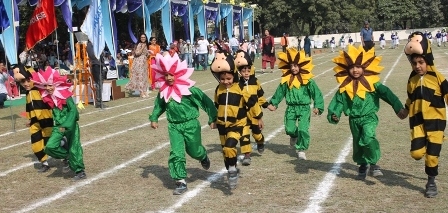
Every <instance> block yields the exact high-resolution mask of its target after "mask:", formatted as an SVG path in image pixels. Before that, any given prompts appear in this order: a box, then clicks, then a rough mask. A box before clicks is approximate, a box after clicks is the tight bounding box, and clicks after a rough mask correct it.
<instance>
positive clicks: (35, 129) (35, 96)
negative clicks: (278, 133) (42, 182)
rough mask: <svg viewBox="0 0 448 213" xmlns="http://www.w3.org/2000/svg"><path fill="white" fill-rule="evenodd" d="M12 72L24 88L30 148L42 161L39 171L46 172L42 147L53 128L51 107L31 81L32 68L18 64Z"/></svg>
mask: <svg viewBox="0 0 448 213" xmlns="http://www.w3.org/2000/svg"><path fill="white" fill-rule="evenodd" d="M13 72H14V80H15V81H16V82H19V83H20V85H21V86H22V87H23V88H24V89H25V90H26V117H27V118H28V120H29V123H28V124H27V126H29V127H30V134H31V149H32V150H33V152H34V155H36V157H37V160H39V162H41V163H42V167H41V169H39V172H47V171H48V170H50V166H49V165H48V162H47V159H48V156H47V154H45V152H44V149H45V145H46V144H47V142H48V139H49V138H50V136H51V131H52V129H53V116H52V114H51V108H50V106H49V105H48V104H46V103H44V101H42V96H41V95H40V92H39V89H37V87H35V86H34V84H33V82H32V81H31V79H32V72H34V70H32V69H31V68H30V69H26V68H25V66H23V65H22V64H18V65H15V66H14V67H13Z"/></svg>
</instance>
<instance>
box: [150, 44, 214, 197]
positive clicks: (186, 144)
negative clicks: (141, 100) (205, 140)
mask: <svg viewBox="0 0 448 213" xmlns="http://www.w3.org/2000/svg"><path fill="white" fill-rule="evenodd" d="M155 60H156V63H155V64H154V65H153V68H152V70H153V71H154V72H155V81H156V82H159V84H160V91H159V94H158V95H157V98H156V99H155V101H154V110H153V112H152V114H151V115H150V116H149V120H150V121H151V127H152V128H153V129H157V128H158V123H157V121H158V118H159V117H160V115H162V114H163V113H164V112H166V117H167V120H168V134H169V137H170V144H171V150H170V157H169V159H168V168H169V171H170V175H171V178H173V179H174V180H175V181H176V188H175V189H174V191H173V194H174V195H180V194H182V193H184V192H185V191H187V183H186V182H185V178H186V177H187V170H186V168H185V167H186V158H185V151H187V154H188V155H189V156H190V157H192V158H194V159H196V160H199V161H200V162H201V165H202V167H203V168H204V169H206V170H208V169H209V168H210V159H209V158H208V156H207V151H206V150H205V147H204V146H203V145H202V140H201V124H200V123H199V121H198V119H197V118H198V117H199V108H201V109H202V110H204V111H205V112H206V113H207V114H208V116H209V120H208V124H209V125H210V128H212V129H214V128H215V121H216V118H217V117H216V116H217V111H216V108H215V105H214V103H213V101H212V100H211V99H210V98H209V97H207V95H206V94H204V92H202V91H201V90H200V89H199V88H196V87H194V86H193V85H194V84H195V82H194V81H192V80H190V79H189V77H190V76H191V75H192V74H193V68H187V62H186V61H182V62H181V61H180V60H179V56H178V55H177V53H175V54H174V55H173V56H172V57H171V56H170V55H169V54H166V55H164V56H162V55H160V54H157V55H156V57H155Z"/></svg>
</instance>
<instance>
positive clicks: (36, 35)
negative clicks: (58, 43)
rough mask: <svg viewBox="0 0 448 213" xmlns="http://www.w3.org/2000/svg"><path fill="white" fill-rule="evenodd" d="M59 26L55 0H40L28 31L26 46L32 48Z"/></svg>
mask: <svg viewBox="0 0 448 213" xmlns="http://www.w3.org/2000/svg"><path fill="white" fill-rule="evenodd" d="M57 27H58V22H57V21H56V17H55V12H54V0H39V3H38V5H37V7H36V9H35V10H34V13H33V16H31V20H30V26H29V27H28V30H27V31H26V47H27V48H28V49H31V48H33V47H34V45H36V43H37V42H39V41H41V40H43V39H45V38H46V37H47V36H48V35H50V34H51V33H52V32H53V31H54V30H55V29H56V28H57Z"/></svg>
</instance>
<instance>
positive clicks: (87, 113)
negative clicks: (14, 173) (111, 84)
mask: <svg viewBox="0 0 448 213" xmlns="http://www.w3.org/2000/svg"><path fill="white" fill-rule="evenodd" d="M212 82H213V81H209V82H207V83H204V84H201V85H198V86H204V85H207V84H210V83H212ZM152 98H155V97H151V98H150V99H152ZM150 99H142V100H138V101H133V102H129V103H125V104H121V105H117V106H112V107H107V108H104V109H103V110H111V109H115V108H118V107H122V106H127V105H131V104H136V103H139V102H143V101H147V100H150ZM103 110H93V111H91V112H86V113H81V114H80V115H90V114H93V113H97V112H102V111H103ZM28 129H29V128H23V129H17V130H16V131H15V132H6V133H3V134H0V137H3V136H7V135H10V134H13V133H16V132H21V131H24V130H28ZM0 151H1V149H0Z"/></svg>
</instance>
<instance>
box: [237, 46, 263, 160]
mask: <svg viewBox="0 0 448 213" xmlns="http://www.w3.org/2000/svg"><path fill="white" fill-rule="evenodd" d="M235 66H236V68H237V69H238V72H239V74H240V75H241V77H240V79H239V85H240V88H241V89H242V91H243V92H244V94H245V96H247V97H251V98H252V99H253V100H258V104H259V105H260V106H261V107H263V108H266V107H268V105H269V103H268V102H267V101H266V98H265V97H264V96H263V95H264V91H263V88H262V87H261V84H260V82H259V81H258V79H257V78H256V77H255V68H254V67H253V66H252V60H251V58H250V55H249V54H248V53H247V52H245V51H243V50H238V51H237V52H236V57H235ZM251 130H252V136H253V137H254V139H255V142H256V143H257V151H258V153H259V154H263V152H264V136H263V134H262V133H261V129H260V127H259V126H258V119H254V118H252V117H250V115H249V114H248V117H247V125H246V126H245V127H244V129H243V136H242V137H241V139H240V146H241V153H243V154H244V159H243V160H242V164H243V166H248V165H250V164H251V158H250V154H251V152H252V146H251V144H250V132H251Z"/></svg>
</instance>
